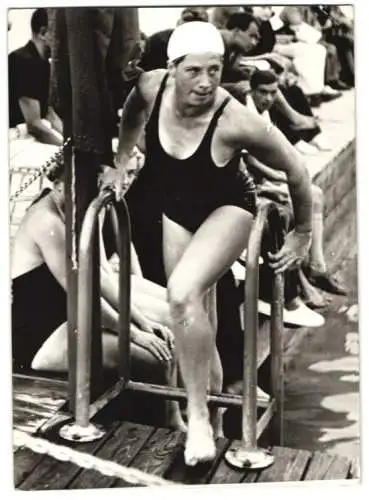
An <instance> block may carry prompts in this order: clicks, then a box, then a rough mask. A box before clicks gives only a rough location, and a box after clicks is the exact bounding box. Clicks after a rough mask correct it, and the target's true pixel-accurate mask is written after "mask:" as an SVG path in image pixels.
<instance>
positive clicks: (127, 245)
mask: <svg viewBox="0 0 369 500" xmlns="http://www.w3.org/2000/svg"><path fill="white" fill-rule="evenodd" d="M111 220H112V225H113V230H114V234H115V239H116V245H117V249H118V255H119V337H118V350H119V356H118V359H119V375H120V378H121V379H122V380H123V381H124V382H125V383H127V382H128V381H129V379H130V364H131V363H130V360H131V356H130V345H131V330H130V324H131V224H130V218H129V212H128V207H127V204H126V201H125V200H124V199H123V200H122V201H120V202H118V203H116V204H115V205H113V206H112V210H111Z"/></svg>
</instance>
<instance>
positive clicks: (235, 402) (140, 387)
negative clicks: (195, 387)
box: [125, 380, 271, 408]
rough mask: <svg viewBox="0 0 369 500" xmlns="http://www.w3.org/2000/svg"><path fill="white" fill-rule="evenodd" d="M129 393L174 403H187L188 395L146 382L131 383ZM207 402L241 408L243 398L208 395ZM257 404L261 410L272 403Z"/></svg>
mask: <svg viewBox="0 0 369 500" xmlns="http://www.w3.org/2000/svg"><path fill="white" fill-rule="evenodd" d="M125 389H126V390H128V391H134V392H142V393H146V394H153V395H155V396H161V397H165V398H166V399H171V400H174V401H184V402H186V401H187V393H186V391H185V389H181V388H179V387H169V386H164V385H158V384H147V383H146V382H145V383H144V382H134V381H132V380H131V381H129V382H128V384H127V385H126V387H125ZM207 402H208V403H210V404H213V405H216V406H227V407H228V406H236V407H241V406H242V402H243V398H242V396H239V395H233V394H224V393H220V394H207ZM257 404H258V406H259V407H260V408H268V407H269V405H270V404H271V402H270V401H265V400H258V401H257Z"/></svg>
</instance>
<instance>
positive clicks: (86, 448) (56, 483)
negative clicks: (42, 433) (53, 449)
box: [15, 422, 119, 491]
mask: <svg viewBox="0 0 369 500" xmlns="http://www.w3.org/2000/svg"><path fill="white" fill-rule="evenodd" d="M118 425H119V424H118V423H116V422H114V423H112V424H111V425H110V426H109V427H107V428H106V430H107V433H106V434H105V436H104V437H103V438H102V439H100V440H99V441H94V442H92V443H81V444H79V443H78V444H77V443H71V442H68V443H66V442H65V441H63V440H61V439H60V438H59V437H58V435H57V433H56V430H54V431H53V432H52V433H50V434H51V435H50V436H49V437H46V439H48V440H50V441H52V442H53V443H57V444H62V445H64V446H65V445H67V446H68V447H70V448H73V449H76V450H78V451H82V452H84V453H89V454H91V455H93V454H95V453H96V452H97V451H98V450H99V449H100V448H101V446H103V444H104V443H105V442H106V441H107V439H109V437H110V435H111V433H112V432H114V430H115V429H116V428H117V427H118ZM26 451H27V452H28V454H29V459H28V460H29V461H31V460H32V458H33V460H35V461H36V460H39V457H41V460H40V461H38V464H37V466H36V467H35V468H34V469H33V470H32V472H31V473H30V474H29V475H28V476H27V477H26V478H25V479H24V481H22V482H21V483H20V484H19V485H18V489H20V490H24V491H30V490H63V489H66V488H67V487H68V484H69V483H70V482H71V481H72V480H73V479H74V478H75V477H76V476H77V474H78V473H79V472H80V468H79V467H78V466H77V465H74V464H73V463H70V462H61V461H59V460H56V459H54V458H53V457H50V456H48V455H40V454H37V453H33V452H32V451H30V450H26ZM15 467H17V462H16V463H15Z"/></svg>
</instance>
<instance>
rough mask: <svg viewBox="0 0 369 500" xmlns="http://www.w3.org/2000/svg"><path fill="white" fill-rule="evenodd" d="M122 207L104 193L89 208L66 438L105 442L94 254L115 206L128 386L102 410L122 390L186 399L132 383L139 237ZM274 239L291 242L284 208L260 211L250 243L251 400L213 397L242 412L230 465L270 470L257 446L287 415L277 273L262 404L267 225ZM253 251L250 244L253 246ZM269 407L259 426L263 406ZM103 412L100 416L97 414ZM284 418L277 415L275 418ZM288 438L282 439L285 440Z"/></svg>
mask: <svg viewBox="0 0 369 500" xmlns="http://www.w3.org/2000/svg"><path fill="white" fill-rule="evenodd" d="M113 202H114V193H113V192H111V191H105V192H103V193H101V194H100V195H99V196H98V197H97V198H96V199H95V200H94V201H93V202H92V203H91V205H90V207H89V208H88V210H87V212H86V215H85V219H84V222H83V226H82V230H81V237H80V248H79V266H80V267H79V278H78V279H79V297H78V342H77V366H76V386H77V389H76V407H75V424H73V425H72V426H69V429H68V430H65V429H64V431H62V432H61V435H62V436H63V437H64V438H66V439H72V440H75V439H78V440H81V439H83V440H92V439H96V438H98V437H100V436H101V435H102V434H101V432H96V426H92V425H91V423H90V418H91V415H92V412H91V406H90V393H91V391H90V366H91V340H92V339H91V331H92V320H91V318H92V311H91V307H92V258H93V257H92V256H93V252H92V249H93V242H94V236H95V231H96V227H97V220H98V215H99V213H100V211H101V210H102V209H103V208H104V207H105V206H107V205H109V204H111V205H112V207H111V216H112V223H113V228H114V233H115V238H116V243H117V248H118V253H119V258H120V269H119V369H120V383H119V384H118V385H117V386H116V388H115V389H113V390H111V391H110V393H109V394H108V396H105V398H104V397H103V398H102V399H101V400H100V402H98V403H97V404H96V403H95V405H96V408H98V409H100V408H102V407H103V406H104V405H105V404H106V403H107V402H108V401H109V400H110V399H112V397H114V395H117V394H118V393H119V392H120V391H121V390H124V389H126V390H133V391H139V392H146V393H151V394H156V395H158V396H162V397H164V398H166V399H174V400H178V401H181V400H182V401H183V400H186V392H185V390H184V389H180V388H173V387H168V386H162V385H155V384H144V383H140V382H134V381H130V271H131V259H130V255H131V253H130V251H131V235H130V218H129V213H128V208H127V205H126V203H125V201H124V200H122V201H121V202H119V203H113ZM267 226H269V231H270V235H271V240H272V247H273V248H270V251H273V252H276V251H278V250H279V248H280V247H281V245H282V243H283V232H284V223H283V218H282V217H281V214H280V213H279V211H278V208H277V206H276V205H275V204H274V203H272V202H270V201H266V202H262V203H261V204H260V205H259V208H258V211H257V214H256V217H255V220H254V222H253V225H252V229H251V233H250V236H249V240H248V242H247V262H246V280H245V307H244V330H245V336H244V355H243V362H244V372H243V395H242V396H234V395H229V394H209V395H208V402H209V403H212V404H216V405H218V406H239V407H241V406H242V440H241V445H240V446H239V447H238V448H237V449H230V450H229V451H228V452H227V454H226V459H227V461H229V462H230V463H231V464H232V465H234V466H236V467H247V468H254V467H257V468H263V467H265V466H267V465H269V464H270V463H272V461H273V458H272V457H271V456H270V455H269V454H268V453H267V452H265V451H264V450H259V449H258V448H257V440H258V438H259V436H260V435H261V433H262V432H263V431H264V430H265V428H266V427H267V425H268V424H269V422H270V421H271V419H272V417H273V416H276V418H277V424H278V432H279V435H280V436H281V433H282V413H283V363H282V334H283V297H284V279H283V275H280V274H278V275H273V284H272V287H273V294H272V295H273V299H272V309H271V329H270V352H271V385H272V399H271V401H270V402H269V403H265V402H264V403H262V402H261V401H258V399H257V369H258V365H257V359H258V353H257V346H258V331H259V323H258V297H259V258H260V253H261V246H262V238H263V234H264V231H265V229H266V227H267ZM245 246H246V245H245ZM258 407H263V408H265V412H264V414H263V416H262V417H261V418H260V419H259V422H258V421H257V408H258ZM96 408H95V412H96ZM275 414H276V415H275ZM281 439H282V438H281V437H280V440H281Z"/></svg>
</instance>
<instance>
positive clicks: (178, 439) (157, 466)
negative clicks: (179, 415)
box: [114, 429, 185, 487]
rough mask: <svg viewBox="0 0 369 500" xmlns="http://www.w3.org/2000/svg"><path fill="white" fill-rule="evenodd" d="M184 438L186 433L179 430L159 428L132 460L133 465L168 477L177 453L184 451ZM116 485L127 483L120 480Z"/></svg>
mask: <svg viewBox="0 0 369 500" xmlns="http://www.w3.org/2000/svg"><path fill="white" fill-rule="evenodd" d="M184 438H185V435H184V434H183V433H181V432H179V431H174V430H171V429H157V430H156V431H155V432H154V434H153V435H152V436H151V437H150V439H149V440H148V441H147V442H146V444H145V446H144V447H143V449H142V450H141V451H140V453H139V454H138V455H137V456H136V457H135V459H134V460H133V461H132V463H131V465H132V467H135V468H136V469H140V470H142V471H144V472H148V473H150V474H155V475H156V476H160V477H166V474H167V472H168V470H169V468H170V467H171V465H172V463H173V462H174V460H175V459H176V457H177V455H178V454H179V453H181V452H183V443H184ZM114 486H115V487H121V486H126V485H125V484H124V483H123V481H121V480H118V481H117V482H116V483H115V484H114Z"/></svg>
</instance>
